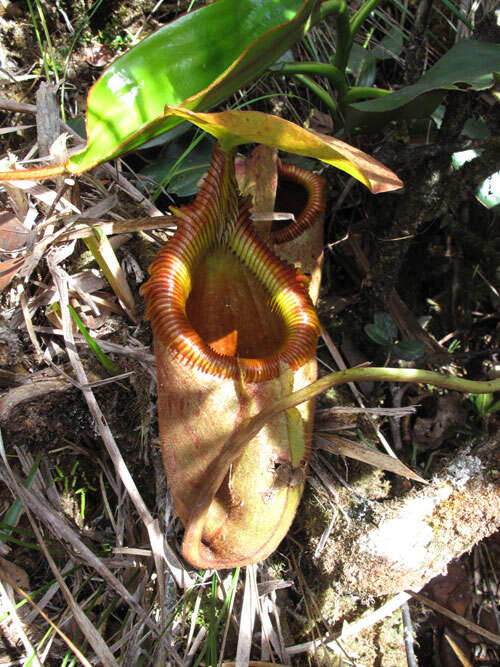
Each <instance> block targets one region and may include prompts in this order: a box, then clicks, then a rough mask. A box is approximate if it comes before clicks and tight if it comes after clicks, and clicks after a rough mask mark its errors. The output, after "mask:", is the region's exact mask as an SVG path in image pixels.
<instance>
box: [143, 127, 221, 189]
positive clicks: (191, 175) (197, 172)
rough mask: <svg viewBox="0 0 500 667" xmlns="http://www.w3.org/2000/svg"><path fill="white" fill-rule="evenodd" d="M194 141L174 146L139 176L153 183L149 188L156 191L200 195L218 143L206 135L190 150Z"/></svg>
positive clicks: (173, 143) (167, 148) (181, 139)
mask: <svg viewBox="0 0 500 667" xmlns="http://www.w3.org/2000/svg"><path fill="white" fill-rule="evenodd" d="M191 139H192V137H187V139H186V137H182V138H179V139H176V140H175V141H172V142H170V143H169V144H168V146H167V147H166V148H165V149H164V150H163V151H162V152H161V154H160V157H159V158H158V160H156V161H155V162H153V163H152V164H150V165H148V166H147V167H144V169H142V170H141V171H140V172H139V173H140V174H141V176H145V177H146V178H147V179H149V183H146V184H145V187H146V189H148V190H149V191H154V190H156V188H157V187H158V186H159V185H162V186H163V187H166V188H167V189H168V191H169V192H170V193H171V194H175V195H177V196H179V197H189V196H191V195H194V194H196V193H197V192H198V182H199V180H200V178H201V177H202V176H203V174H205V173H206V172H207V171H208V168H209V167H210V163H211V162H212V155H213V152H214V144H215V141H214V139H213V138H212V137H211V136H208V135H205V137H203V139H202V140H201V141H200V143H199V144H198V145H197V146H195V147H194V148H193V149H192V150H190V143H191ZM151 181H152V182H151Z"/></svg>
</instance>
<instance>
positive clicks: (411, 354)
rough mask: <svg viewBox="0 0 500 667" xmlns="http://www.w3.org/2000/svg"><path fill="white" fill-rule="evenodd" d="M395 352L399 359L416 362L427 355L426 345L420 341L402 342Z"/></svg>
mask: <svg viewBox="0 0 500 667" xmlns="http://www.w3.org/2000/svg"><path fill="white" fill-rule="evenodd" d="M393 350H394V354H395V355H396V356H397V358H398V359H403V360H404V361H415V359H419V358H420V357H422V356H423V355H424V354H425V345H424V343H422V341H420V340H402V341H400V342H399V343H398V344H397V345H395V346H394V348H393Z"/></svg>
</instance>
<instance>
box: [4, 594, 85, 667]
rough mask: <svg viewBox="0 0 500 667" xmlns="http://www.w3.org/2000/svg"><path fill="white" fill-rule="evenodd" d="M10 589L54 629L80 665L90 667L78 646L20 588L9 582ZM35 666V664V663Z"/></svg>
mask: <svg viewBox="0 0 500 667" xmlns="http://www.w3.org/2000/svg"><path fill="white" fill-rule="evenodd" d="M9 583H10V585H11V586H12V588H14V589H15V590H16V591H17V592H18V593H19V595H22V597H23V598H24V599H25V600H26V602H28V603H29V604H30V605H31V606H32V607H33V608H34V609H35V611H36V613H37V614H40V616H41V617H42V618H43V619H44V620H45V621H47V623H48V624H49V625H50V627H51V628H53V629H54V631H55V632H57V634H58V635H59V636H60V637H61V638H62V640H63V641H64V642H65V643H66V645H67V646H68V648H69V649H71V651H73V653H74V654H75V655H76V656H77V658H78V660H80V662H81V663H82V665H85V666H86V667H91V663H90V662H89V661H88V660H87V658H86V657H85V656H84V655H83V653H82V652H81V651H80V649H79V648H78V646H76V645H75V644H73V642H72V641H71V639H70V638H69V637H68V636H67V635H66V634H65V633H64V632H63V631H62V630H61V629H60V628H59V627H58V626H57V625H56V624H55V623H54V621H52V620H51V619H50V618H49V617H48V616H47V614H46V613H45V612H44V611H43V609H41V607H39V606H38V605H37V603H36V602H35V601H34V600H32V599H31V597H30V596H29V595H28V593H26V591H24V590H23V589H22V588H20V587H19V586H17V584H15V583H13V582H9ZM35 664H36V663H35Z"/></svg>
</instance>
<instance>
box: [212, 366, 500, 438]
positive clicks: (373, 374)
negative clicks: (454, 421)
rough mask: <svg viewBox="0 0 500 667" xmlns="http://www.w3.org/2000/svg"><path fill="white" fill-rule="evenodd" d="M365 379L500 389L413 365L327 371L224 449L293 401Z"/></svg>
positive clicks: (494, 383) (497, 383)
mask: <svg viewBox="0 0 500 667" xmlns="http://www.w3.org/2000/svg"><path fill="white" fill-rule="evenodd" d="M367 380H368V381H374V380H375V381H377V380H378V381H380V382H418V383H421V384H430V385H433V386H434V387H441V388H442V389H451V390H453V391H461V392H463V393H467V394H491V393H493V392H495V391H500V379H496V380H488V381H486V382H475V381H473V380H463V379H462V378H457V377H452V376H450V375H441V374H440V373H434V372H433V371H422V370H420V369H413V368H411V369H410V368H366V367H363V368H348V369H347V370H345V371H337V372H335V373H329V374H328V375H325V376H324V377H322V378H320V379H319V380H316V381H315V382H312V383H311V384H310V385H308V386H306V387H304V388H303V389H299V390H298V391H294V392H293V393H292V394H289V395H288V396H284V397H283V398H280V399H279V400H278V401H276V402H275V403H273V404H272V405H270V406H269V407H267V408H264V409H263V410H261V411H260V412H259V413H258V414H256V415H255V416H254V417H252V418H251V419H250V420H249V421H248V422H247V424H246V425H245V426H244V427H243V428H241V429H240V430H239V431H238V432H237V433H236V434H235V435H234V436H233V437H232V438H231V439H230V440H229V441H228V443H227V450H228V451H229V450H231V449H233V448H234V451H239V447H241V445H242V444H244V443H246V442H248V441H249V440H250V438H253V437H254V436H255V435H256V434H257V433H258V432H259V431H260V429H261V428H262V427H263V426H264V424H266V423H267V422H268V421H269V420H270V419H272V418H273V417H274V416H275V415H277V414H279V413H280V412H282V411H283V410H289V409H290V408H294V407H295V406H296V405H299V404H300V403H304V401H308V400H310V399H311V398H314V397H315V396H317V395H318V394H321V393H322V392H323V391H326V390H327V389H330V388H331V387H338V386H339V385H341V384H346V383H347V382H363V381H367ZM224 451H226V449H225V450H224Z"/></svg>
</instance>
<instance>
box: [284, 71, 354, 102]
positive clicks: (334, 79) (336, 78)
mask: <svg viewBox="0 0 500 667" xmlns="http://www.w3.org/2000/svg"><path fill="white" fill-rule="evenodd" d="M279 72H280V74H316V75H317V76H324V77H326V78H327V79H328V80H329V81H330V82H331V83H332V84H333V85H334V86H335V88H336V89H337V91H338V93H339V95H340V96H341V97H343V96H344V95H346V94H347V92H348V90H349V88H348V85H347V81H346V79H345V76H344V75H343V74H342V72H341V71H340V70H339V69H337V68H336V67H335V65H330V64H328V63H300V62H297V63H286V64H284V65H282V67H281V68H280V70H279Z"/></svg>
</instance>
